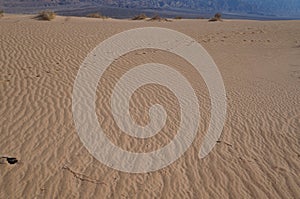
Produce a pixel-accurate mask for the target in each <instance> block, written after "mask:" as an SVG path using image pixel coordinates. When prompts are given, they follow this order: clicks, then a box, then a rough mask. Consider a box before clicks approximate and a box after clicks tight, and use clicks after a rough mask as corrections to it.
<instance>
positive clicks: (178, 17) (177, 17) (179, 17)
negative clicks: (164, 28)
mask: <svg viewBox="0 0 300 199" xmlns="http://www.w3.org/2000/svg"><path fill="white" fill-rule="evenodd" d="M174 19H182V17H181V16H176V17H174Z"/></svg>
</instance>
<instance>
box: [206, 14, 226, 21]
mask: <svg viewBox="0 0 300 199" xmlns="http://www.w3.org/2000/svg"><path fill="white" fill-rule="evenodd" d="M208 21H209V22H214V21H223V20H222V15H221V13H216V14H215V16H214V17H213V18H210V19H209V20H208Z"/></svg>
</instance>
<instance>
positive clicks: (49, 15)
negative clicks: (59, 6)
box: [35, 10, 56, 21]
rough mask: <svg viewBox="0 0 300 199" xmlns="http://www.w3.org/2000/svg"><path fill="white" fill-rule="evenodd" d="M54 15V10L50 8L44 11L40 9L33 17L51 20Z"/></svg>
mask: <svg viewBox="0 0 300 199" xmlns="http://www.w3.org/2000/svg"><path fill="white" fill-rule="evenodd" d="M55 17H56V14H55V12H53V11H51V10H45V11H41V12H40V13H39V14H38V15H37V16H36V17H35V18H37V19H39V20H46V21H51V20H52V19H54V18H55Z"/></svg>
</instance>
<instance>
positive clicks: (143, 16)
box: [132, 14, 147, 20]
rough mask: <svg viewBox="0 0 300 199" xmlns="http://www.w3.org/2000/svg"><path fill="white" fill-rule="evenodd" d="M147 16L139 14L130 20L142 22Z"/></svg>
mask: <svg viewBox="0 0 300 199" xmlns="http://www.w3.org/2000/svg"><path fill="white" fill-rule="evenodd" d="M146 18H147V16H146V15H145V14H139V15H136V16H134V17H133V18H132V20H144V19H146Z"/></svg>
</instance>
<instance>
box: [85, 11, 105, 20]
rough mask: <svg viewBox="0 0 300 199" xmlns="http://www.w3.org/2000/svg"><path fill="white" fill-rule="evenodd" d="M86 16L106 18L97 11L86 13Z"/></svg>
mask: <svg viewBox="0 0 300 199" xmlns="http://www.w3.org/2000/svg"><path fill="white" fill-rule="evenodd" d="M86 17H89V18H99V19H106V18H107V17H106V16H103V15H102V14H100V13H99V12H97V13H91V14H88V15H86Z"/></svg>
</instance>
